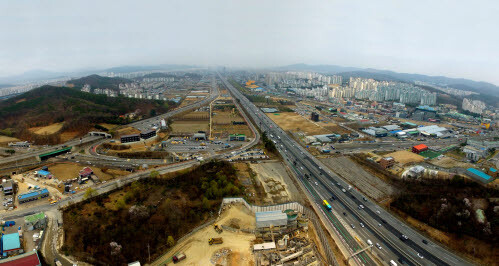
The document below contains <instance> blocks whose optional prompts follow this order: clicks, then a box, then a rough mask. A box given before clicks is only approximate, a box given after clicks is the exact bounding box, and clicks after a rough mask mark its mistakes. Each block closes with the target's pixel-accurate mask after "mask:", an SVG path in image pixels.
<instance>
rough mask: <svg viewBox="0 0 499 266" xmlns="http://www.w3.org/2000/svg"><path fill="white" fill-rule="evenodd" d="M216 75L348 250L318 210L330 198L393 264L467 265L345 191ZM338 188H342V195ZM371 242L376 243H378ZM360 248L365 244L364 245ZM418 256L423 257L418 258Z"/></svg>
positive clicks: (331, 220)
mask: <svg viewBox="0 0 499 266" xmlns="http://www.w3.org/2000/svg"><path fill="white" fill-rule="evenodd" d="M219 76H220V78H221V79H222V80H223V82H224V84H225V86H226V87H227V88H228V89H229V90H230V91H231V93H232V94H233V95H234V97H235V98H236V99H237V100H238V101H240V103H241V104H242V106H243V107H244V108H245V109H246V111H247V113H248V114H249V115H250V116H251V118H252V119H253V121H254V122H255V124H257V125H259V126H260V129H261V130H262V131H264V132H266V133H267V134H268V135H269V137H270V138H271V139H272V140H273V141H275V143H276V146H277V147H278V149H279V152H280V154H281V155H282V156H283V158H284V159H285V161H286V163H287V164H288V165H289V166H290V168H292V169H294V170H295V172H296V173H297V175H298V176H299V181H300V182H302V183H303V184H304V185H305V186H306V187H307V190H308V191H309V193H308V194H309V195H308V196H309V198H310V199H311V202H313V203H315V204H317V205H318V206H319V207H320V208H321V209H322V210H323V211H322V213H321V214H320V216H321V217H322V218H324V220H326V221H328V223H327V224H326V226H328V227H329V228H332V229H333V231H336V232H338V231H340V232H339V233H340V234H339V235H344V237H343V239H346V240H347V241H346V242H347V245H348V246H349V248H350V250H352V251H356V250H358V249H359V247H358V246H357V245H358V243H354V241H348V239H349V236H348V234H347V232H344V231H342V230H343V229H344V226H343V228H342V226H340V225H338V218H337V217H335V216H334V215H333V214H332V213H331V212H329V211H327V210H326V209H325V208H323V207H322V200H324V199H327V200H330V198H331V196H332V195H334V196H335V198H336V200H334V201H333V202H332V203H331V202H330V203H331V204H333V205H341V206H343V208H344V210H345V211H344V212H345V213H347V216H351V217H353V218H354V219H355V220H356V221H357V224H359V223H360V222H362V223H363V224H364V225H365V228H367V229H368V230H369V232H370V234H371V235H372V236H376V239H378V240H379V243H380V245H381V246H382V247H383V248H387V249H389V250H390V252H391V254H394V255H396V256H397V260H395V261H397V263H400V262H399V261H398V259H400V260H403V261H405V262H406V263H407V264H410V265H469V263H468V262H466V261H464V260H463V259H462V258H460V257H457V256H456V255H454V254H452V253H451V252H450V251H448V250H446V249H445V248H443V247H441V246H440V245H437V244H435V243H433V242H432V241H431V240H429V239H427V238H426V237H424V236H422V235H421V234H420V233H419V232H417V231H415V230H414V229H412V228H410V227H408V226H406V225H405V224H404V223H403V222H402V221H400V220H399V219H398V218H396V217H394V216H393V215H391V214H390V213H388V212H387V211H385V210H384V209H382V208H381V207H379V206H378V205H377V204H376V203H374V202H372V201H370V200H369V199H367V197H366V196H365V195H363V194H361V193H360V192H359V191H357V190H355V189H351V190H346V188H348V184H347V183H346V182H345V181H343V180H342V179H341V178H340V177H338V176H337V175H335V174H334V173H330V172H326V171H325V170H324V169H327V168H326V166H325V165H323V164H322V163H321V162H320V161H319V160H317V159H316V158H314V157H313V156H312V155H311V154H309V153H308V151H307V150H305V149H304V148H303V147H301V146H300V145H299V144H298V143H296V142H295V141H294V140H293V139H292V138H290V137H289V136H288V135H287V134H286V133H285V132H284V131H283V130H282V129H280V128H279V127H278V126H277V125H276V124H275V123H274V122H273V121H272V120H271V119H269V118H268V117H267V116H266V115H265V114H264V113H263V112H261V110H259V109H258V108H257V107H256V106H255V105H254V104H253V103H251V102H250V101H249V100H248V99H247V98H246V97H244V95H242V93H240V92H239V91H238V90H237V89H236V88H234V87H233V86H232V85H231V84H230V83H229V82H227V80H225V79H224V78H223V77H222V76H221V75H220V74H219ZM390 145H391V144H390ZM315 182H317V185H315ZM312 184H313V185H312ZM338 184H339V185H338ZM342 189H345V192H343V191H342ZM363 198H366V200H363ZM360 204H362V205H364V206H365V208H363V209H359V205H360ZM338 208H339V207H336V206H335V210H340V209H338ZM349 221H352V223H353V220H352V219H349ZM402 235H405V236H407V237H408V239H403V238H402V237H401V236H402ZM366 237H370V236H369V235H368V236H366ZM402 239H403V240H402ZM371 240H372V241H373V242H378V240H376V241H374V239H371ZM363 241H366V239H363ZM423 241H424V242H423ZM364 243H365V242H364ZM363 246H366V245H365V244H364V245H363ZM374 248H375V247H374ZM374 248H373V249H374ZM418 254H420V255H422V256H423V257H424V258H421V257H420V256H418ZM384 256H388V258H386V260H388V259H394V258H393V257H391V256H393V255H390V253H386V254H385V255H384ZM384 256H383V255H382V256H381V257H382V258H383V257H384ZM355 260H356V262H357V263H358V264H359V265H362V264H372V261H371V260H370V258H369V257H367V256H364V257H362V254H360V257H359V258H357V257H356V258H355ZM384 263H388V261H384Z"/></svg>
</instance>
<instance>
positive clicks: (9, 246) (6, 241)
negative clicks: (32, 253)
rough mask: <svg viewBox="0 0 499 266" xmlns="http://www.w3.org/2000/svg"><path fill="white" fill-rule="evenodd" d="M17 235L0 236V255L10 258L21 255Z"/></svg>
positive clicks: (21, 251) (21, 250) (19, 241)
mask: <svg viewBox="0 0 499 266" xmlns="http://www.w3.org/2000/svg"><path fill="white" fill-rule="evenodd" d="M23 252H24V251H23V249H22V247H21V240H20V238H19V233H12V234H6V235H3V236H2V253H3V254H2V255H3V256H4V257H6V256H12V255H16V254H21V253H23Z"/></svg>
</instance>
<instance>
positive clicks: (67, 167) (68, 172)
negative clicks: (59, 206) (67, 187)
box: [49, 163, 129, 181]
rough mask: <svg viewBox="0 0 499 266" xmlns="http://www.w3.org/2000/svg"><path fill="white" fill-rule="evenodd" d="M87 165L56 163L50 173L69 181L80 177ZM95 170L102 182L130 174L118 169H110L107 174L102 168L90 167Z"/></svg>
mask: <svg viewBox="0 0 499 266" xmlns="http://www.w3.org/2000/svg"><path fill="white" fill-rule="evenodd" d="M85 167H87V166H86V165H80V164H76V163H56V164H54V165H49V172H50V173H52V174H53V175H54V176H55V177H56V178H57V179H59V180H68V179H73V178H76V177H78V173H79V172H80V170H82V169H83V168H85ZM89 167H90V168H91V169H92V170H94V174H95V175H96V176H97V177H99V179H100V180H101V181H104V180H110V179H113V178H116V177H119V176H123V175H126V174H129V173H128V172H126V171H120V170H116V169H108V170H106V173H104V172H102V169H101V168H98V167H93V166H89Z"/></svg>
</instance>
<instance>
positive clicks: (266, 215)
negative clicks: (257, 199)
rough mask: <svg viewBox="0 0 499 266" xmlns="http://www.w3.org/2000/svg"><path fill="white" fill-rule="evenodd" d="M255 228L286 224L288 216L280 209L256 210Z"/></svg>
mask: <svg viewBox="0 0 499 266" xmlns="http://www.w3.org/2000/svg"><path fill="white" fill-rule="evenodd" d="M255 217H256V228H257V229H262V228H269V227H271V226H272V227H281V226H286V225H287V224H288V216H287V215H286V213H284V212H282V211H268V212H256V213H255Z"/></svg>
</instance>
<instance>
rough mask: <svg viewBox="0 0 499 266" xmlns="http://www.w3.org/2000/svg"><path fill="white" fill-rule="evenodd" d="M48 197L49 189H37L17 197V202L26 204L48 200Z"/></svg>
mask: <svg viewBox="0 0 499 266" xmlns="http://www.w3.org/2000/svg"><path fill="white" fill-rule="evenodd" d="M48 196H49V191H48V189H46V188H44V189H37V190H34V191H31V192H28V193H23V194H21V195H19V196H17V200H18V201H19V203H25V202H28V201H33V200H38V199H41V198H46V197H48Z"/></svg>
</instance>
